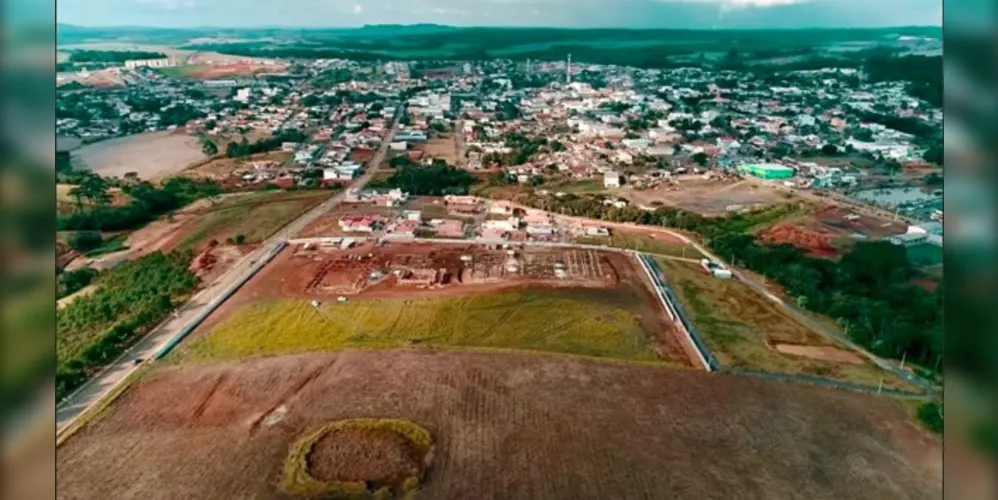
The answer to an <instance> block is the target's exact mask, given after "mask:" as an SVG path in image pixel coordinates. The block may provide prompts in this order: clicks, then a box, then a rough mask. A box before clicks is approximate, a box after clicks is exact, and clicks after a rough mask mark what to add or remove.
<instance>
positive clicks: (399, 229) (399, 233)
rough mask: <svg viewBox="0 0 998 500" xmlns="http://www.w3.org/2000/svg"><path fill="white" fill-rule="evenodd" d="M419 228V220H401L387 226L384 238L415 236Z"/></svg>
mask: <svg viewBox="0 0 998 500" xmlns="http://www.w3.org/2000/svg"><path fill="white" fill-rule="evenodd" d="M417 229H419V221H414V220H402V221H399V222H396V223H395V224H392V225H391V226H388V231H387V232H386V233H385V238H415V237H416V230H417Z"/></svg>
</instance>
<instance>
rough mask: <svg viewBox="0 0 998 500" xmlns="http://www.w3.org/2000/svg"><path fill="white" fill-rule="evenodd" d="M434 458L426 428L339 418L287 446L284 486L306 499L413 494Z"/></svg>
mask: <svg viewBox="0 0 998 500" xmlns="http://www.w3.org/2000/svg"><path fill="white" fill-rule="evenodd" d="M432 458H433V439H432V436H431V434H430V432H429V431H427V430H426V429H424V428H423V427H421V426H419V425H417V424H415V423H413V422H410V421H408V420H399V419H375V418H356V419H349V420H339V421H335V422H330V423H328V424H326V425H324V426H322V427H320V428H318V429H316V430H314V431H312V432H310V433H308V434H306V435H305V436H303V437H302V438H300V439H298V440H297V441H295V442H294V443H293V444H292V445H291V449H290V450H289V452H288V457H287V460H286V462H285V464H284V478H283V483H282V486H283V488H284V490H285V491H287V492H288V493H291V494H293V495H299V496H305V497H309V498H315V497H321V498H336V499H370V498H378V499H382V498H383V499H388V498H413V497H414V496H415V494H416V492H417V490H418V488H419V486H420V483H421V482H422V480H423V477H424V476H425V474H426V471H427V469H428V468H429V466H430V462H431V461H432Z"/></svg>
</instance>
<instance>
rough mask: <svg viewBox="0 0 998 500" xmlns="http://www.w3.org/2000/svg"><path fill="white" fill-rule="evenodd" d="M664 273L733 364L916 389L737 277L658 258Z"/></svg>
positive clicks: (726, 360) (722, 358)
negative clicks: (724, 277) (723, 277)
mask: <svg viewBox="0 0 998 500" xmlns="http://www.w3.org/2000/svg"><path fill="white" fill-rule="evenodd" d="M660 262H661V264H662V269H663V271H664V272H665V275H666V276H665V277H666V279H667V280H669V281H670V282H671V283H672V284H673V287H674V289H675V290H676V293H677V294H678V295H679V299H680V300H681V301H682V303H683V305H684V306H685V307H686V308H687V310H689V312H690V314H691V316H692V319H693V322H694V324H695V325H696V327H697V329H698V330H700V332H701V333H702V334H703V336H704V337H705V340H706V342H707V344H708V346H709V348H710V349H711V351H712V352H713V353H714V355H715V356H717V358H718V359H719V360H720V362H721V364H722V365H724V366H727V367H731V368H743V369H751V370H761V371H768V372H776V373H788V374H805V375H814V376H821V377H826V378H830V379H835V380H843V381H848V382H854V383H860V384H866V385H872V386H877V385H878V384H880V382H881V381H883V384H884V387H891V388H897V389H906V390H913V389H915V388H914V387H911V386H909V385H908V383H907V382H905V381H903V380H901V379H900V378H898V377H896V376H895V375H893V374H891V373H889V372H886V371H884V370H882V369H880V368H879V367H877V366H875V365H873V364H872V362H870V361H869V360H867V358H865V357H864V356H863V355H862V354H860V353H857V352H855V351H852V350H849V349H847V348H845V347H840V346H837V345H836V344H834V343H833V342H831V341H829V340H827V339H826V338H825V337H823V336H821V335H820V334H819V333H817V332H815V331H812V330H811V329H810V328H808V327H807V326H806V325H804V324H802V323H800V322H799V321H797V320H796V319H795V318H793V317H791V316H790V315H789V314H787V313H786V312H784V311H782V310H781V309H780V308H779V307H778V306H777V305H776V304H774V303H773V302H771V301H770V300H769V299H767V298H766V297H763V296H762V295H760V294H758V293H756V292H755V291H754V290H752V289H751V288H749V287H748V286H747V285H745V284H744V283H742V282H740V281H737V280H720V279H716V278H714V277H712V276H710V275H708V274H706V273H705V272H704V271H703V270H702V269H700V268H699V267H698V266H696V265H695V264H687V263H684V262H676V261H670V260H664V259H662V260H661V261H660Z"/></svg>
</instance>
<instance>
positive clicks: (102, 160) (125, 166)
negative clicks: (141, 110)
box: [72, 131, 204, 180]
mask: <svg viewBox="0 0 998 500" xmlns="http://www.w3.org/2000/svg"><path fill="white" fill-rule="evenodd" d="M72 157H73V164H74V165H76V166H77V167H78V168H81V169H86V170H92V171H94V172H96V173H98V174H100V175H102V176H105V177H124V176H125V174H126V173H128V172H136V173H137V174H138V175H139V177H140V178H141V179H145V180H155V179H159V178H162V177H165V176H167V175H170V174H174V173H177V172H180V171H182V170H184V168H186V167H187V166H188V165H190V164H191V163H194V162H196V161H198V160H201V159H202V158H204V153H203V152H202V151H201V144H200V142H199V141H198V139H197V138H196V137H193V136H190V135H187V134H184V133H182V132H176V131H173V132H148V133H144V134H138V135H130V136H127V137H118V138H115V139H108V140H106V141H101V142H97V143H94V144H89V145H86V146H83V147H81V148H78V149H76V150H74V151H73V152H72Z"/></svg>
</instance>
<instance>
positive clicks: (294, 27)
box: [56, 20, 942, 31]
mask: <svg viewBox="0 0 998 500" xmlns="http://www.w3.org/2000/svg"><path fill="white" fill-rule="evenodd" d="M60 25H62V26H72V27H76V28H87V29H126V28H127V29H157V30H178V31H179V30H208V29H213V30H252V29H285V30H331V29H335V30H360V29H364V28H368V27H382V26H393V27H403V28H406V27H417V26H435V27H440V28H455V29H476V28H477V29H552V30H631V31H794V30H885V29H911V28H937V29H941V28H942V24H938V25H936V24H901V25H884V26H800V27H793V28H791V27H760V28H726V27H716V28H637V27H623V26H621V27H606V26H545V25H518V26H494V25H493V26H489V25H454V24H439V23H412V24H400V23H383V24H364V25H361V26H300V25H248V26H212V25H204V26H142V25H134V24H117V25H85V24H74V23H68V22H60V21H58V20H57V21H56V28H58V27H59V26H60Z"/></svg>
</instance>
